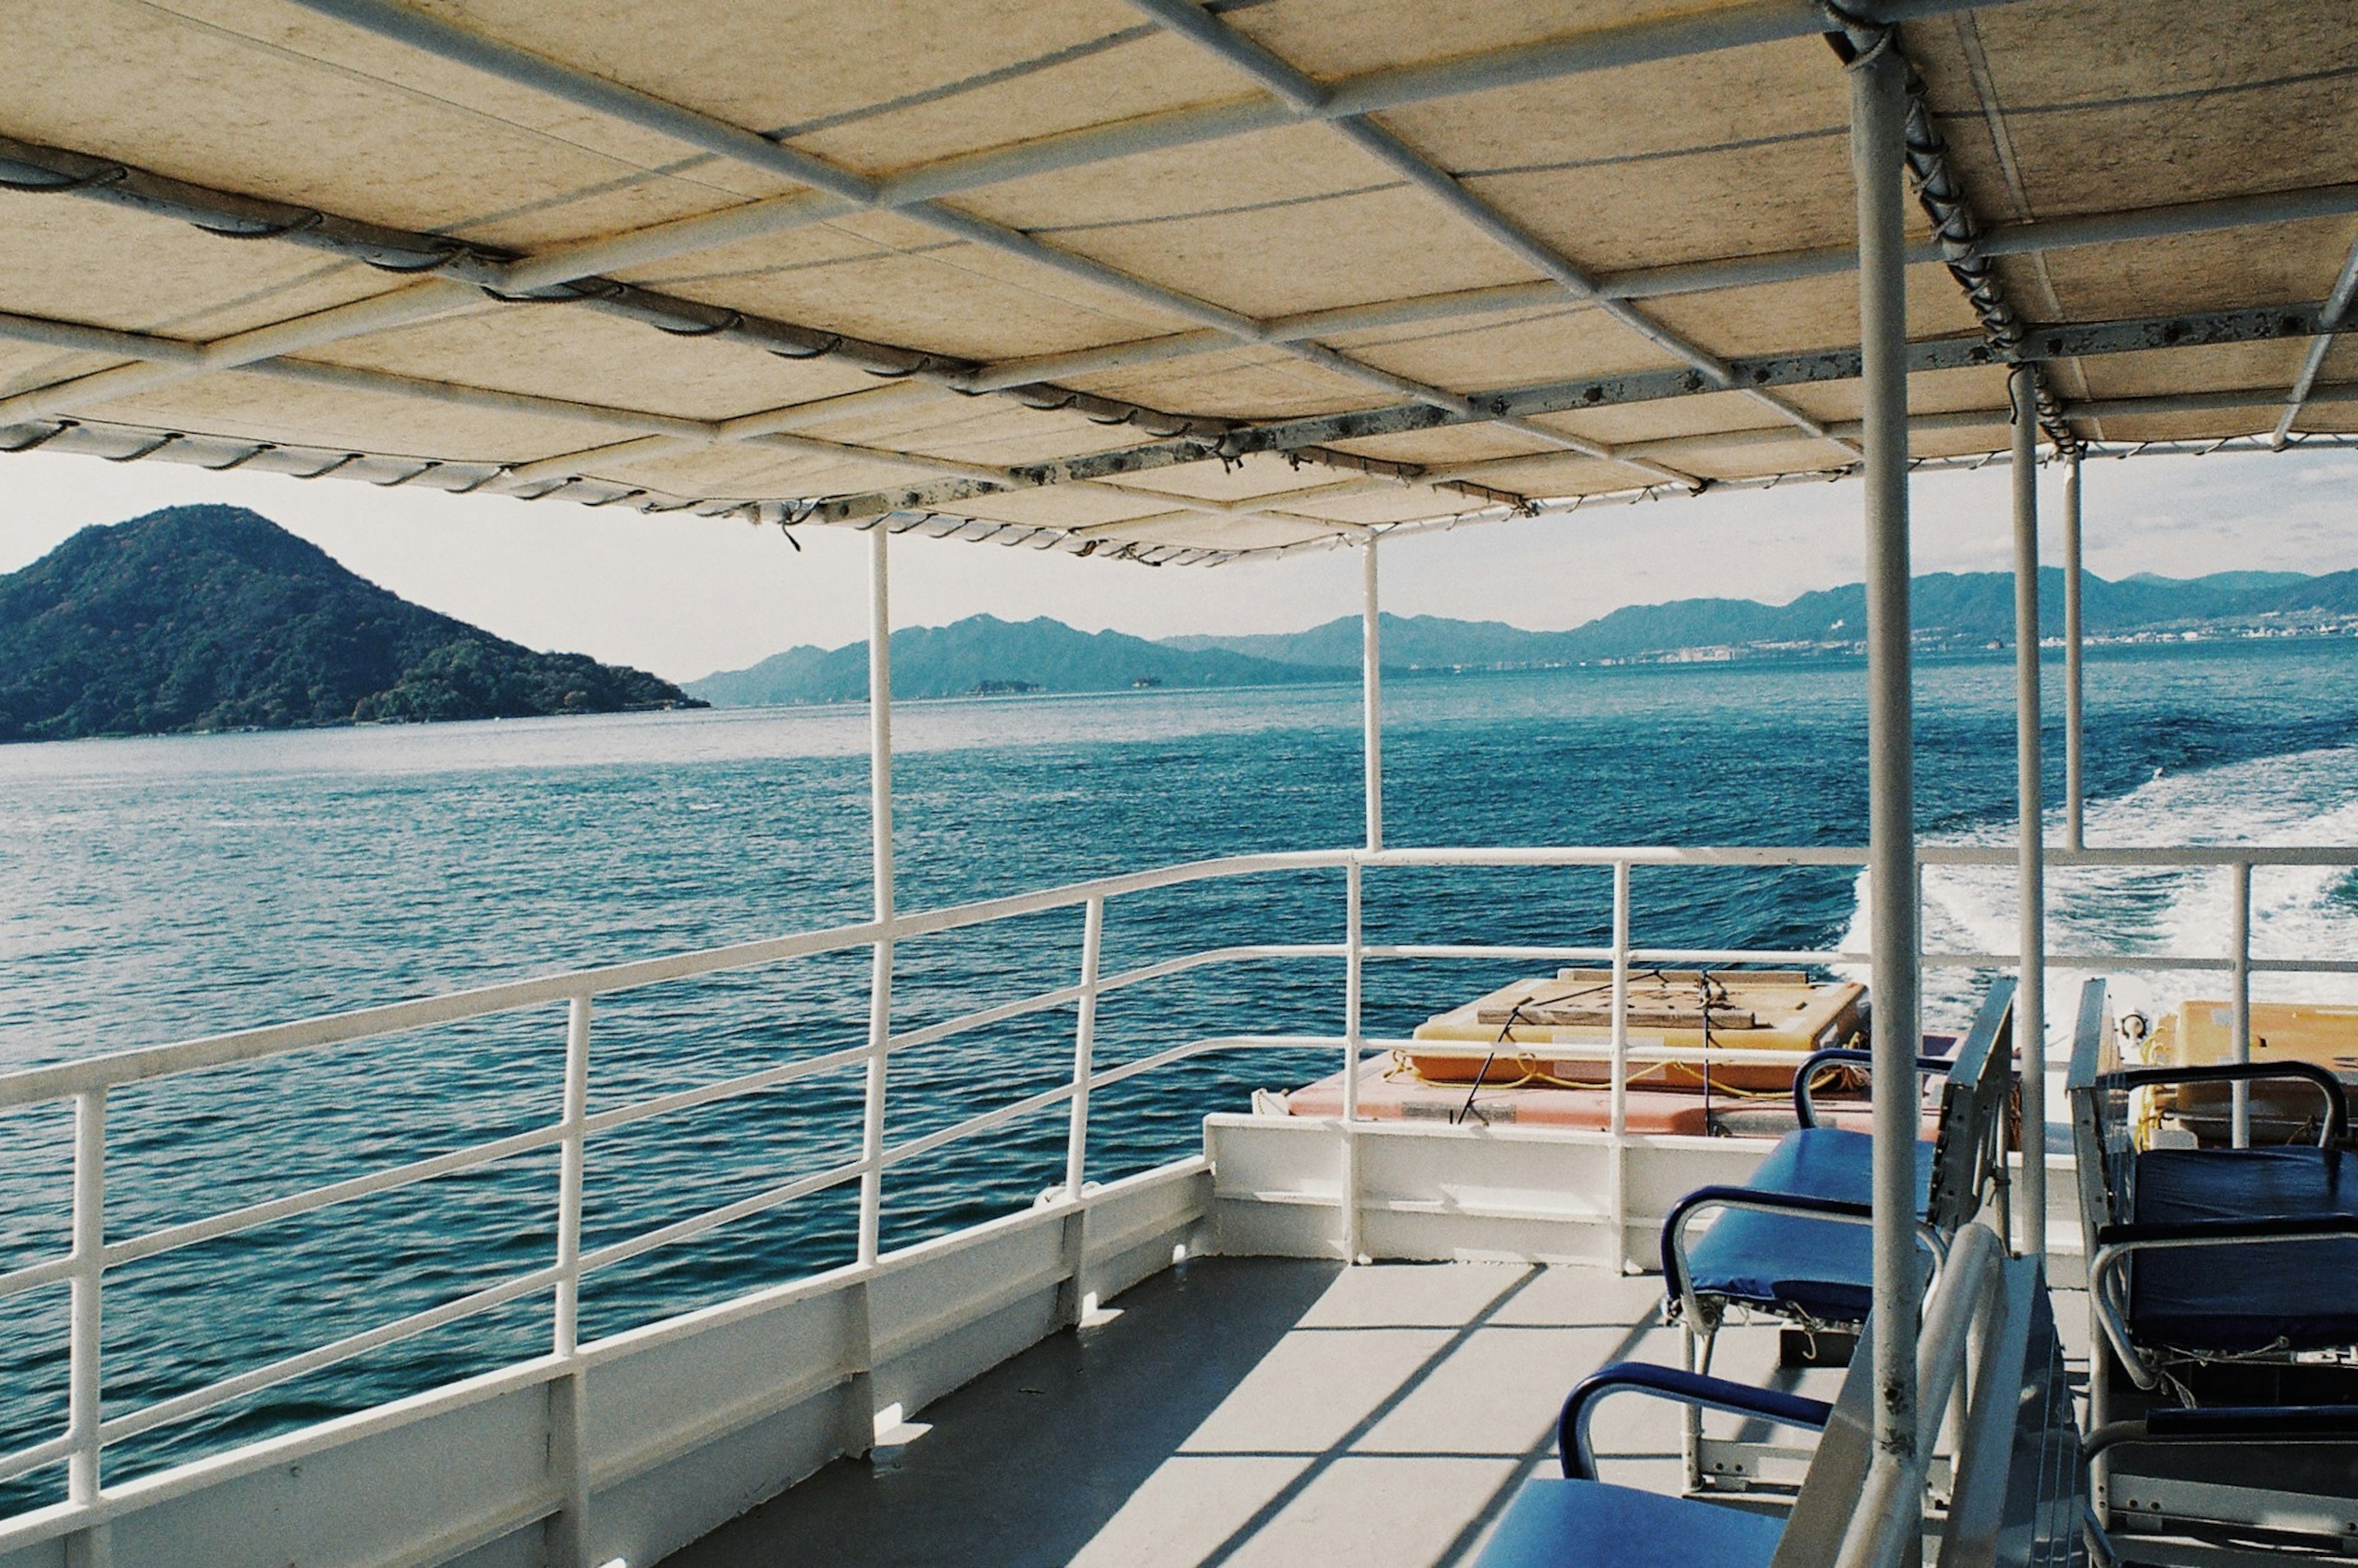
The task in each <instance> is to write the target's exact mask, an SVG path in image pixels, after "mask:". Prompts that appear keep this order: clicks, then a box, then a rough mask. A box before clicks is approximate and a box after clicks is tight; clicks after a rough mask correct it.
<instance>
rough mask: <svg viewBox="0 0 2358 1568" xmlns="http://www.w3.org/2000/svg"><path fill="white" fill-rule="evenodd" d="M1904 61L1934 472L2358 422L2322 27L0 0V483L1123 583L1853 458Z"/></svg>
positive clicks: (1358, 3) (1350, 4) (2332, 92)
mask: <svg viewBox="0 0 2358 1568" xmlns="http://www.w3.org/2000/svg"><path fill="white" fill-rule="evenodd" d="M1885 22H1889V23H1894V24H1896V30H1893V31H1891V32H1890V33H1889V34H1888V35H1887V43H1886V44H1885V45H1884V46H1883V47H1892V48H1897V49H1899V50H1900V51H1901V52H1902V53H1904V55H1905V56H1906V57H1907V59H1909V61H1910V62H1911V63H1912V64H1913V65H1914V66H1915V68H1916V70H1917V71H1918V72H1919V73H1920V79H1921V90H1920V104H1919V107H1920V116H1919V118H1918V120H1917V121H1916V123H1915V124H1914V126H1913V135H1912V136H1911V142H1912V144H1913V150H1914V153H1915V162H1916V173H1917V175H1918V177H1919V179H1920V184H1921V189H1922V192H1923V197H1924V200H1923V201H1922V204H1921V206H1922V211H1919V212H1917V213H1915V214H1914V215H1913V216H1914V219H1915V222H1916V225H1917V236H1918V238H1919V239H1920V241H1921V242H1922V250H1921V253H1920V254H1921V259H1920V262H1919V263H1918V265H1915V266H1914V267H1913V268H1912V269H1911V273H1910V277H1909V336H1910V339H1911V341H1913V342H1915V343H1916V344H1917V345H1918V347H1917V350H1916V353H1915V357H1914V364H1915V366H1916V367H1917V368H1916V369H1915V370H1914V372H1913V373H1912V376H1911V381H1910V389H1909V390H1910V403H1911V416H1912V418H1913V419H1914V421H1915V430H1914V436H1913V451H1914V453H1915V455H1916V457H1917V458H1918V459H1919V460H1924V461H1931V462H1947V461H1957V460H1979V459H1981V458H1983V457H1985V456H1986V455H1988V454H1991V453H1994V452H2003V451H2004V450H2005V449H2006V446H2007V443H2008V435H2007V428H2006V407H2007V394H2006V371H2005V369H2004V365H2005V362H2006V361H2007V360H2008V359H2009V358H2010V357H2024V358H2030V359H2035V360H2037V361H2038V362H2039V364H2040V374H2041V383H2042V392H2043V404H2044V407H2045V411H2046V419H2045V424H2046V427H2047V429H2048V433H2049V437H2050V439H2051V440H2052V441H2054V442H2057V443H2060V444H2061V445H2062V446H2064V447H2067V448H2068V447H2082V446H2084V447H2089V448H2094V449H2112V448H2123V447H2142V446H2148V445H2153V444H2160V445H2165V446H2168V445H2182V444H2188V443H2195V444H2209V443H2217V442H2221V441H2230V440H2233V441H2248V442H2255V443H2257V444H2261V445H2271V444H2273V445H2282V444H2285V443H2287V442H2288V441H2294V442H2301V441H2309V442H2314V441H2327V442H2335V443H2336V444H2339V441H2340V439H2341V438H2344V437H2352V436H2358V347H2354V346H2353V342H2352V341H2351V340H2349V339H2347V338H2344V339H2342V340H2340V341H2336V340H2335V339H2333V338H2332V337H2331V334H2330V333H2329V332H2326V331H2325V330H2324V329H2325V328H2326V327H2328V326H2330V325H2331V323H2332V322H2333V321H2335V320H2336V319H2338V313H2339V312H2342V311H2346V309H2347V307H2348V304H2349V297H2350V295H2351V292H2352V287H2353V268H2358V251H2354V250H2353V237H2358V182H2353V179H2352V175H2353V169H2358V7H2353V6H2348V5H2309V4H2286V3H2284V0H2215V3H2213V4H2209V5H2202V6H2200V7H2190V6H2186V5H2180V4H2177V3H2175V0H2005V3H1997V4H1983V5H1973V6H1967V5H1960V4H1956V3H1954V0H1881V3H1880V4H1878V5H1874V6H1872V7H1869V6H1866V5H1864V4H1862V5H1860V6H1858V7H1857V8H1856V9H1855V11H1854V12H1852V13H1849V14H1843V15H1838V14H1836V13H1833V12H1831V11H1829V10H1828V9H1826V8H1825V7H1824V6H1823V5H1816V4H1812V3H1809V0H1738V3H1735V4H1726V3H1713V0H1683V3H1676V4H1643V3H1640V0H1520V3H1518V4H1515V5H1498V4H1493V3H1490V0H1213V3H1212V4H1209V5H1196V4H1194V3H1192V0H865V3H863V4H860V5H821V4H812V3H808V0H792V3H789V0H664V3H663V4H660V5H594V6H586V5H579V4H575V3H571V0H402V3H395V0H15V3H14V4H12V5H10V6H9V7H8V8H7V11H6V15H5V20H0V30H4V31H5V39H0V41H5V48H0V180H5V184H6V189H5V192H0V217H4V218H5V221H4V222H0V312H5V314H0V447H9V448H15V449H29V448H34V447H39V448H42V449H49V450H71V451H82V452H88V453H92V454H94V455H98V456H103V457H108V458H114V459H118V460H128V459H131V458H133V457H148V458H154V459H157V460H179V461H187V462H194V463H200V464H203V465H205V466H209V467H214V468H222V467H232V466H244V467H248V468H252V469H256V470H278V471H283V472H288V473H298V474H304V475H311V474H322V475H324V474H334V475H337V476H340V477H343V478H352V479H364V480H367V481H372V482H375V483H380V484H402V483H406V484H411V485H416V486H419V487H427V488H437V489H442V490H449V491H461V490H465V491H489V492H505V493H510V494H517V495H526V496H534V495H538V496H547V497H552V498H557V499H566V500H576V501H581V502H586V503H592V504H623V505H631V506H638V507H643V508H646V509H649V510H666V509H694V510H697V511H701V512H707V513H717V512H730V511H734V512H740V513H742V514H745V515H748V516H751V517H754V518H756V519H759V520H762V521H765V522H784V523H788V524H849V525H855V526H872V525H874V524H876V523H877V522H878V521H879V520H880V519H881V520H883V521H884V522H885V523H886V524H887V525H889V526H891V527H892V528H895V529H903V528H909V527H918V528H925V529H927V530H929V531H933V532H937V533H946V532H957V533H961V534H964V535H967V536H970V537H977V538H991V539H995V540H997V541H999V542H1001V543H1007V544H1021V545H1033V546H1039V547H1043V548H1057V547H1061V548H1067V549H1077V550H1087V551H1090V552H1092V553H1095V552H1099V551H1103V552H1105V553H1108V554H1112V555H1119V556H1122V557H1129V558H1134V559H1145V560H1151V561H1157V562H1164V561H1168V562H1206V561H1210V562H1217V561H1221V560H1228V559H1233V558H1235V557H1237V556H1238V555H1239V554H1248V553H1253V552H1264V551H1270V550H1277V549H1289V548H1298V547H1306V546H1319V545H1324V544H1329V543H1334V542H1337V541H1344V542H1347V541H1350V540H1354V539H1358V538H1363V537H1366V536H1368V535H1369V534H1370V533H1380V532H1383V531H1386V530H1390V529H1394V528H1401V527H1425V526H1434V525H1442V524H1452V523H1455V522H1456V521H1460V520H1464V519H1467V518H1475V517H1487V516H1498V515H1504V514H1511V513H1513V512H1517V511H1525V512H1528V511H1533V510H1552V509H1561V508H1563V507H1567V506H1573V505H1577V504H1580V503H1584V502H1595V501H1596V500H1599V499H1604V498H1609V497H1617V496H1630V495H1635V494H1671V493H1678V492H1684V491H1692V490H1695V489H1698V488H1702V487H1704V486H1708V485H1727V484H1744V483H1763V482H1769V481H1775V480H1778V479H1780V478H1783V477H1788V476H1793V475H1803V474H1832V473H1838V472H1841V471H1844V470H1846V469H1848V468H1849V467H1851V466H1852V465H1853V464H1855V462H1856V461H1857V451H1856V448H1855V435H1856V427H1855V421H1856V420H1857V419H1858V417H1859V412H1860V409H1859V399H1858V390H1857V382H1856V379H1855V377H1856V373H1857V363H1856V356H1855V351H1853V350H1852V349H1851V348H1850V345H1852V344H1855V341H1856V340H1857V336H1858V325H1857V308H1856V281H1855V272H1854V258H1853V255H1852V249H1851V248H1852V244H1853V240H1854V232H1853V224H1854V211H1855V209H1854V198H1853V189H1852V182H1851V178H1850V168H1849V153H1848V132H1847V112H1846V104H1847V97H1846V89H1845V85H1844V57H1845V56H1846V55H1849V54H1854V53H1855V52H1856V51H1857V50H1859V49H1865V48H1873V47H1877V39H1878V38H1884V37H1886V35H1885V34H1884V32H1883V30H1882V28H1881V27H1880V26H1879V24H1881V23H1885ZM1830 45H1831V46H1833V47H1830ZM1936 220H1937V222H1939V225H1940V231H1941V232H1940V234H1939V235H1938V236H1936V235H1935V232H1934V224H1935V222H1936Z"/></svg>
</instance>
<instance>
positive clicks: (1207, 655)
mask: <svg viewBox="0 0 2358 1568" xmlns="http://www.w3.org/2000/svg"><path fill="white" fill-rule="evenodd" d="M1352 656H1353V657H1354V658H1357V654H1353V655H1352ZM1348 673H1349V672H1348V671H1347V670H1344V669H1324V668H1316V667H1305V666H1304V665H1303V663H1302V662H1301V661H1298V660H1284V661H1281V660H1277V659H1267V658H1261V657H1259V656H1256V655H1254V654H1249V653H1235V652H1230V651H1228V650H1227V649H1221V648H1205V649H1195V648H1185V647H1181V646H1179V645H1177V644H1176V643H1150V642H1148V641H1147V640H1146V639H1145V638H1143V637H1130V636H1125V635H1124V634H1123V633H1120V632H1094V633H1092V632H1077V631H1075V630H1074V629H1073V628H1072V627H1070V626H1067V625H1065V623H1064V622H1061V621H1051V620H1049V619H1048V618H1047V617H1045V616H1042V617H1040V618H1039V619H1037V620H1033V621H1020V622H1018V621H1001V620H1000V619H999V618H998V617H997V616H995V615H971V616H968V618H967V619H965V620H964V621H960V622H955V623H954V624H951V625H948V626H911V627H906V628H903V630H901V631H898V632H895V633H892V692H893V695H894V696H896V697H972V696H978V695H981V696H998V695H1015V694H1020V693H1023V692H1032V691H1123V690H1128V689H1130V688H1131V687H1214V686H1275V685H1281V684H1283V683H1285V682H1289V681H1319V680H1339V679H1341V678H1342V677H1343V676H1345V675H1347V674H1348ZM687 690H688V691H689V692H691V693H692V694H694V695H695V696H697V697H702V698H703V699H704V700H705V701H707V702H709V703H712V704H713V705H715V706H716V707H720V708H747V707H759V706H763V705H769V704H784V703H799V702H849V701H857V700H860V699H861V698H864V697H867V695H868V644H867V643H865V642H859V643H849V644H848V645H846V646H844V647H840V648H832V649H822V648H814V647H801V648H789V649H787V650H786V651H785V652H784V653H783V654H772V655H771V656H770V657H768V658H766V659H763V661H762V662H761V663H760V664H758V665H753V666H752V668H751V669H743V670H729V671H724V672H723V673H721V674H719V675H711V676H705V677H704V678H703V679H702V680H698V681H690V682H688V683H687Z"/></svg>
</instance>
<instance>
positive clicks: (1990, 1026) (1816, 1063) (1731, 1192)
mask: <svg viewBox="0 0 2358 1568" xmlns="http://www.w3.org/2000/svg"><path fill="white" fill-rule="evenodd" d="M2014 1000H2015V983H2014V981H2013V980H2011V979H2000V980H1998V981H1997V982H1996V984H1994V985H1993V986H1992V987H1991V988H1990V990H1989V994H1988V995H1987V996H1986V997H1985V998H1984V999H1983V1002H1982V1007H1981V1011H1980V1012H1979V1013H1978V1014H1976V1016H1975V1018H1974V1024H1973V1027H1972V1028H1971V1029H1970V1030H1968V1031H1967V1032H1966V1033H1965V1036H1964V1038H1963V1040H1962V1041H1961V1042H1960V1043H1959V1044H1958V1048H1957V1053H1956V1054H1955V1055H1954V1056H1953V1057H1949V1058H1942V1057H1937V1056H1919V1057H1918V1058H1917V1059H1916V1067H1917V1071H1918V1073H1919V1074H1920V1075H1929V1074H1931V1073H1936V1072H1937V1073H1942V1074H1945V1075H1946V1082H1945V1083H1944V1085H1943V1087H1942V1093H1941V1114H1940V1120H1939V1125H1938V1130H1937V1131H1936V1133H1935V1135H1934V1138H1933V1145H1932V1179H1931V1195H1930V1196H1929V1199H1928V1205H1927V1209H1926V1213H1925V1216H1924V1217H1923V1218H1921V1219H1920V1220H1919V1221H1918V1222H1917V1237H1918V1239H1919V1241H1920V1243H1921V1244H1922V1246H1923V1248H1924V1249H1925V1251H1926V1252H1927V1253H1929V1254H1930V1255H1931V1265H1930V1268H1929V1270H1928V1271H1927V1275H1926V1288H1927V1289H1930V1288H1931V1284H1932V1283H1933V1282H1934V1281H1936V1280H1937V1279H1938V1277H1939V1275H1940V1272H1941V1271H1942V1267H1943V1265H1944V1264H1945V1262H1946V1260H1947V1253H1948V1245H1949V1238H1950V1237H1952V1236H1953V1235H1955V1234H1956V1233H1957V1231H1958V1230H1959V1229H1960V1228H1961V1227H1963V1226H1965V1225H1967V1224H1969V1223H1971V1222H1972V1221H1973V1220H1974V1218H1975V1217H1976V1216H1978V1215H1979V1214H1980V1213H1981V1212H1982V1211H1983V1210H1984V1208H1985V1207H1986V1206H1988V1205H1990V1204H1991V1203H1992V1202H1993V1201H1995V1203H1996V1209H1997V1216H1998V1220H1999V1227H2000V1231H2001V1236H2002V1237H2003V1236H2004V1235H2005V1234H2006V1227H2007V1223H2008V1220H2007V1216H2006V1208H2007V1205H2006V1197H2005V1195H2006V1190H2007V1188H2006V1118H2005V1114H2004V1112H2005V1108H2006V1102H2007V1099H2008V1098H2009V1097H2010V1094H2011V1090H2012V1087H2013V1083H2014V1078H2015V1074H2014V1070H2013V1050H2012V1044H2013V1017H2014ZM1870 1059H1871V1058H1870V1056H1869V1054H1868V1053H1867V1052H1865V1051H1861V1050H1858V1049H1856V1048H1855V1047H1847V1046H1833V1047H1828V1048H1826V1049H1823V1050H1820V1051H1815V1052H1812V1054H1810V1055H1808V1056H1807V1057H1804V1058H1803V1059H1802V1062H1801V1066H1800V1067H1799V1068H1798V1069H1797V1070H1796V1071H1795V1073H1794V1075H1793V1114H1794V1117H1795V1119H1797V1120H1798V1121H1799V1122H1800V1123H1801V1126H1802V1127H1804V1128H1814V1127H1816V1126H1817V1125H1818V1119H1817V1105H1816V1102H1815V1100H1814V1099H1813V1098H1812V1094H1811V1089H1810V1083H1811V1079H1812V1077H1813V1076H1815V1075H1816V1073H1817V1072H1818V1070H1819V1069H1820V1068H1821V1067H1823V1066H1826V1065H1831V1064H1833V1063H1844V1064H1850V1063H1858V1064H1866V1063H1867V1062H1869V1061H1870ZM1713 1209H1717V1210H1723V1211H1725V1210H1729V1209H1739V1210H1751V1211H1753V1212H1756V1213H1763V1214H1790V1215H1804V1216H1808V1217H1813V1218H1820V1219H1826V1220H1832V1221H1834V1222H1836V1223H1838V1224H1844V1225H1871V1224H1872V1223H1873V1213H1872V1209H1871V1206H1869V1205H1867V1204H1864V1203H1855V1202H1848V1201H1845V1200H1842V1199H1836V1198H1824V1197H1818V1196H1814V1195H1806V1194H1799V1193H1779V1192H1776V1191H1773V1190H1770V1189H1767V1188H1760V1187H1750V1186H1706V1187H1698V1188H1696V1189H1695V1190H1694V1191H1693V1192H1691V1193H1689V1194H1687V1195H1685V1196H1684V1197H1682V1198H1681V1199H1680V1200H1679V1201H1678V1202H1677V1203H1676V1204H1674V1205H1673V1206H1671V1212H1670V1214H1669V1215H1668V1216H1667V1217H1665V1218H1664V1220H1663V1222H1662V1249H1661V1251H1662V1273H1663V1285H1664V1290H1665V1294H1666V1303H1665V1312H1666V1314H1667V1315H1669V1316H1671V1317H1674V1318H1676V1319H1677V1320H1678V1321H1679V1323H1680V1324H1681V1325H1682V1328H1683V1329H1684V1331H1685V1332H1684V1336H1683V1342H1682V1353H1683V1357H1684V1362H1685V1368H1686V1369H1687V1371H1688V1372H1690V1373H1693V1374H1696V1375H1706V1374H1708V1373H1709V1372H1710V1370H1711V1358H1712V1350H1713V1345H1714V1339H1715V1338H1716V1336H1717V1334H1718V1331H1719V1326H1720V1323H1721V1319H1722V1317H1723V1315H1724V1314H1725V1310H1726V1304H1727V1303H1725V1300H1724V1299H1721V1298H1717V1297H1714V1296H1710V1295H1708V1294H1705V1293H1704V1292H1698V1291H1697V1290H1696V1289H1695V1288H1694V1272H1693V1269H1692V1268H1691V1267H1690V1265H1689V1263H1688V1260H1687V1251H1686V1232H1687V1227H1688V1226H1689V1224H1690V1223H1691V1222H1692V1221H1693V1218H1694V1217H1695V1216H1696V1215H1698V1214H1702V1213H1704V1212H1705V1211H1707V1210H1713ZM1747 1306H1751V1307H1752V1310H1755V1311H1760V1312H1764V1313H1767V1314H1769V1315H1771V1316H1775V1317H1779V1318H1782V1319H1784V1320H1785V1321H1787V1322H1790V1323H1792V1324H1793V1325H1795V1326H1797V1327H1799V1328H1801V1329H1802V1330H1804V1331H1805V1332H1809V1333H1820V1332H1852V1331H1855V1329H1856V1328H1857V1327H1858V1326H1859V1325H1857V1324H1856V1323H1829V1322H1823V1321H1821V1320H1819V1319H1817V1318H1815V1317H1813V1316H1812V1315H1811V1314H1806V1313H1803V1312H1801V1310H1799V1309H1798V1308H1791V1309H1786V1310H1780V1309H1779V1308H1775V1307H1760V1306H1758V1305H1756V1304H1754V1303H1747ZM1684 1457H1685V1462H1686V1471H1687V1487H1688V1490H1689V1491H1691V1492H1702V1491H1706V1490H1716V1491H1757V1490H1760V1489H1762V1488H1763V1487H1768V1488H1769V1489H1777V1490H1790V1483H1785V1484H1779V1483H1776V1482H1772V1481H1769V1480H1768V1477H1767V1475H1766V1472H1767V1470H1768V1468H1769V1465H1770V1464H1771V1463H1772V1462H1774V1461H1778V1460H1790V1458H1792V1457H1794V1455H1792V1454H1790V1452H1787V1451H1784V1450H1782V1449H1780V1448H1779V1446H1777V1445H1773V1444H1758V1443H1748V1442H1741V1441H1718V1440H1713V1439H1708V1438H1705V1437H1704V1435H1703V1418H1702V1411H1700V1410H1699V1409H1691V1410H1690V1411H1689V1413H1688V1419H1687V1431H1686V1438H1685V1443H1684Z"/></svg>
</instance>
